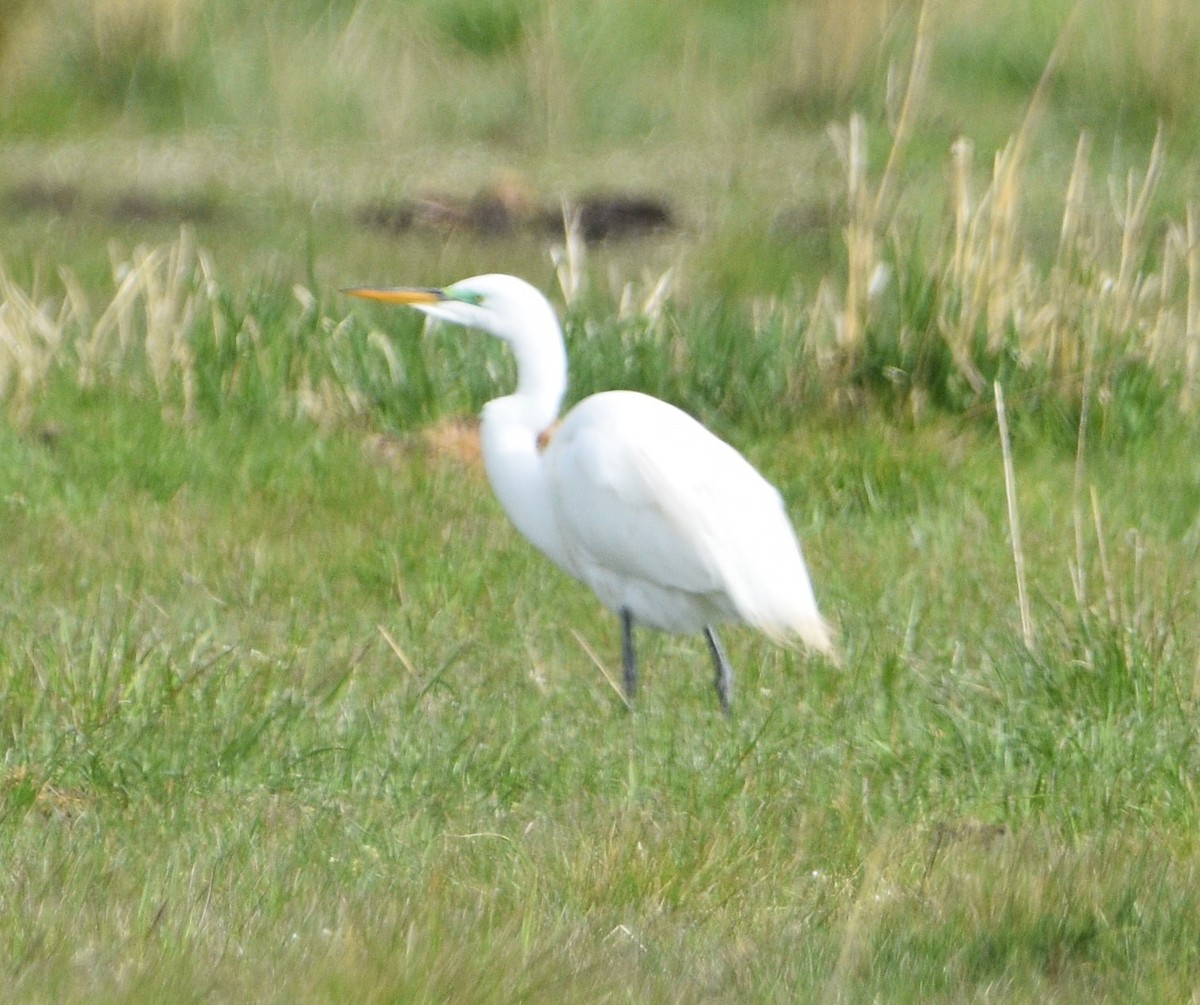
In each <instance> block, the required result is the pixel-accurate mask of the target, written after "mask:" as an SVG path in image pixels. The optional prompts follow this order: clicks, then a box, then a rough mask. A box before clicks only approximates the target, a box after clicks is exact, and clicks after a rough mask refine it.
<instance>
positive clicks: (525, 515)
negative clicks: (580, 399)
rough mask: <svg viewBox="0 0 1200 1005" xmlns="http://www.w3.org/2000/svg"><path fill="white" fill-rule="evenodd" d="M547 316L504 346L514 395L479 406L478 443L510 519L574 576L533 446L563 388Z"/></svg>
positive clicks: (558, 345) (554, 327)
mask: <svg viewBox="0 0 1200 1005" xmlns="http://www.w3.org/2000/svg"><path fill="white" fill-rule="evenodd" d="M547 315H548V317H547V318H546V319H545V320H544V321H543V323H542V324H540V325H537V326H535V327H533V328H529V329H526V330H525V331H524V332H523V333H522V336H521V338H519V339H510V340H508V341H509V345H510V346H511V347H512V350H513V354H514V355H515V356H516V360H517V390H516V392H515V393H514V394H510V395H507V396H506V397H503V398H497V399H495V400H494V401H489V402H488V403H487V405H485V406H484V409H483V420H482V424H481V427H480V438H481V441H482V445H483V462H484V466H485V467H486V468H487V473H488V479H489V480H490V481H491V483H492V490H493V491H494V492H495V493H496V498H497V499H499V500H500V505H501V506H503V507H504V511H505V512H506V513H507V514H508V517H509V519H510V520H512V522H513V523H514V524H515V525H516V528H517V530H519V531H520V532H521V533H522V534H524V535H525V537H527V538H528V539H529V540H530V541H532V542H533V544H534V545H535V546H536V547H537V548H539V549H540V550H541V551H542V552H543V553H544V554H545V555H546V557H547V558H549V559H550V560H551V561H552V562H554V563H555V564H556V565H558V566H559V567H560V568H562V569H564V570H565V571H567V572H569V573H571V574H572V575H574V571H573V569H572V567H571V561H570V559H569V558H568V556H567V552H566V548H565V547H564V545H563V542H562V538H561V535H560V533H559V529H558V517H557V515H556V514H555V512H554V504H553V500H552V498H551V494H550V486H549V483H548V481H547V477H546V469H545V465H544V464H543V463H542V453H541V449H540V447H539V444H538V437H539V436H540V435H541V434H542V433H545V432H547V431H548V430H549V429H550V427H551V426H552V425H553V424H554V421H555V420H556V419H557V418H558V409H559V406H560V404H561V403H562V398H563V394H564V393H565V392H566V387H567V356H566V350H565V349H564V348H563V342H562V335H561V334H560V331H559V327H558V321H557V319H556V318H555V317H554V314H553V312H552V311H551V310H550V309H549V305H547Z"/></svg>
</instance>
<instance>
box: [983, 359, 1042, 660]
mask: <svg viewBox="0 0 1200 1005" xmlns="http://www.w3.org/2000/svg"><path fill="white" fill-rule="evenodd" d="M992 391H993V393H994V394H995V397H996V424H997V425H998V426H999V427H1000V453H1001V455H1002V457H1003V459H1004V495H1005V498H1006V499H1007V501H1008V530H1009V535H1010V538H1011V541H1012V553H1013V567H1014V569H1015V570H1016V574H1017V603H1018V606H1019V607H1020V609H1021V638H1022V639H1023V640H1024V642H1025V648H1026V649H1032V648H1033V643H1034V637H1033V615H1032V614H1031V613H1030V610H1029V588H1028V586H1027V585H1026V582H1025V551H1024V549H1023V548H1022V547H1021V514H1020V508H1019V506H1018V504H1017V478H1016V474H1015V473H1014V471H1013V459H1012V443H1011V441H1010V439H1009V435H1008V417H1007V414H1006V412H1005V408H1004V391H1003V390H1002V389H1001V387H1000V382H999V381H996V382H995V383H994V384H992Z"/></svg>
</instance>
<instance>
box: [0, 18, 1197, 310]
mask: <svg viewBox="0 0 1200 1005" xmlns="http://www.w3.org/2000/svg"><path fill="white" fill-rule="evenodd" d="M920 13H921V7H920V5H919V4H917V3H915V2H912V0H856V2H853V3H843V2H840V0H757V2H755V3H735V2H730V0H700V2H697V3H694V4H689V5H688V6H687V7H686V9H679V10H676V9H674V8H668V7H666V6H664V5H662V4H657V3H652V2H650V0H609V2H606V3H603V4H583V5H581V4H570V3H563V2H559V0H410V2H405V3H392V2H387V0H325V2H317V0H296V2H288V3H282V2H264V3H260V4H255V5H252V6H247V5H244V4H237V3H229V2H225V3H200V2H199V0H40V2H30V0H4V2H3V3H2V4H0V129H3V133H4V137H5V143H4V145H3V150H0V178H3V188H4V190H6V191H0V197H3V198H4V204H3V207H2V209H3V213H4V216H5V217H6V218H7V219H6V226H5V235H6V236H5V238H4V239H3V240H2V241H0V252H3V254H4V255H5V257H6V258H7V259H9V261H10V264H12V263H13V262H14V261H15V262H21V261H26V262H27V261H30V260H34V259H41V260H42V264H43V265H48V264H55V263H57V262H58V261H60V260H61V259H63V258H65V257H69V258H73V259H77V258H79V257H82V258H83V259H85V260H89V257H90V261H91V265H92V269H91V271H90V275H91V276H92V277H93V278H95V277H99V276H103V275H104V271H105V268H106V262H107V259H106V254H105V253H104V250H103V248H104V244H105V239H106V238H107V237H109V236H117V237H124V236H129V238H130V239H131V240H134V239H137V238H139V237H141V236H143V235H145V236H149V237H162V236H164V235H169V234H170V232H171V230H172V229H173V228H174V227H175V226H176V225H177V223H178V222H179V220H180V219H186V220H190V221H191V222H193V223H195V224H197V225H199V226H200V227H201V228H207V229H208V230H210V231H212V232H213V234H214V236H213V237H212V239H211V241H209V239H208V238H207V237H206V236H205V235H204V233H203V232H202V236H201V240H202V243H214V244H220V245H222V246H224V247H227V248H229V251H228V252H227V253H226V254H225V256H223V257H226V258H229V259H232V262H231V264H232V265H234V266H235V268H234V269H233V270H232V271H234V272H235V273H238V274H249V275H252V276H253V275H257V274H260V273H263V272H264V271H267V272H270V271H271V270H276V271H277V272H283V273H285V274H296V275H303V274H304V272H305V270H306V269H308V268H309V267H310V266H311V264H312V262H311V261H310V258H311V255H312V254H313V253H314V247H313V245H314V241H315V250H316V253H317V254H318V256H321V255H324V254H328V255H330V256H331V257H332V258H333V259H335V260H336V262H335V263H332V262H331V263H328V273H329V275H328V278H329V280H330V281H333V282H341V281H343V280H345V279H348V278H352V277H351V276H348V275H346V274H345V273H346V272H353V273H354V274H355V276H356V277H357V278H376V279H381V278H393V279H396V278H401V277H402V274H406V275H407V274H411V272H412V270H413V268H419V271H421V273H422V277H418V278H426V279H430V278H440V279H446V278H449V277H450V276H452V275H454V274H457V273H458V272H462V271H465V270H468V269H469V267H470V266H471V263H472V262H473V261H475V260H476V259H479V260H486V261H490V262H491V263H492V266H493V267H509V268H513V269H518V268H519V267H520V266H521V265H522V264H523V263H526V262H528V261H531V260H535V261H536V260H539V258H540V257H544V256H541V255H540V251H539V249H538V248H533V249H531V248H528V247H525V248H522V247H520V246H514V244H513V242H511V241H508V242H505V243H504V245H503V246H502V247H496V246H493V247H490V248H487V249H486V252H485V254H483V255H479V256H477V255H475V254H473V252H472V250H471V249H469V248H468V249H465V250H464V249H463V248H462V247H461V246H460V244H461V243H464V242H461V241H460V238H461V235H458V234H455V235H449V239H448V240H447V239H446V238H447V235H446V234H445V233H441V234H438V235H436V236H435V239H434V240H432V241H431V240H429V239H428V235H423V236H419V237H418V243H417V246H416V248H412V247H407V246H406V244H407V242H409V240H410V238H411V237H412V235H410V234H408V233H404V234H399V235H398V234H397V233H396V230H397V228H396V227H394V226H393V227H391V228H390V229H388V228H386V227H384V228H380V227H378V226H376V227H371V226H364V225H363V224H364V220H369V219H371V217H370V213H369V212H367V210H369V209H370V208H371V207H377V206H378V205H380V204H383V205H384V206H385V207H388V206H390V205H392V204H393V203H394V202H395V201H397V200H410V199H414V198H422V197H427V196H430V195H436V196H437V197H439V198H450V199H461V200H470V199H471V198H473V197H476V196H477V195H478V194H479V193H480V192H490V191H493V190H495V189H497V188H502V189H503V191H504V192H506V193H508V198H509V199H510V200H512V201H513V202H514V204H515V203H520V204H532V203H537V204H538V205H539V206H540V205H549V206H554V205H556V204H557V203H558V201H559V200H560V199H562V198H563V197H571V198H579V197H581V196H583V195H584V194H586V193H590V192H597V191H614V190H615V191H620V192H626V191H634V192H638V193H645V194H649V195H652V196H654V197H655V198H656V199H660V200H664V201H665V202H666V203H667V204H668V205H669V206H670V208H671V210H672V212H673V214H674V218H675V219H677V220H678V221H679V222H680V224H681V234H680V235H677V238H678V239H677V240H675V241H674V242H661V241H660V242H659V245H658V251H659V252H660V253H659V254H657V256H655V254H654V253H653V252H647V251H646V250H645V249H643V250H641V251H640V252H639V253H638V254H635V255H634V256H633V261H634V262H635V263H636V264H641V261H642V257H644V256H646V255H649V256H650V258H651V262H650V264H652V265H658V264H659V263H662V262H671V261H674V260H676V258H677V257H678V256H679V255H680V254H681V253H686V254H687V255H688V256H689V257H690V261H689V266H690V267H689V269H688V271H687V273H686V274H687V276H688V277H689V279H690V280H691V281H692V282H693V283H694V284H697V285H698V286H699V287H700V288H701V289H703V290H704V291H705V292H706V293H712V292H729V293H733V294H735V295H740V294H743V293H749V294H756V293H761V292H780V291H781V290H782V289H786V288H787V287H789V286H790V285H791V284H792V283H793V282H794V280H795V278H796V277H797V276H800V277H802V278H809V279H812V278H814V277H817V276H820V275H823V274H824V273H825V272H826V271H828V269H829V268H830V267H831V264H832V265H836V263H837V262H838V260H839V258H840V257H842V256H843V255H844V247H843V245H844V242H843V240H842V233H841V229H842V223H841V221H840V219H839V213H840V211H841V209H842V203H843V202H844V200H845V186H844V184H843V183H842V182H841V180H840V179H841V176H842V173H843V168H842V165H841V164H840V163H839V160H838V157H837V156H836V153H835V146H834V144H833V143H831V140H830V133H829V129H830V124H831V123H842V124H844V123H845V121H846V120H847V119H848V117H849V116H850V114H851V113H852V112H855V111H857V112H858V113H860V114H861V115H862V116H863V118H864V120H865V122H866V124H867V126H868V129H869V137H870V140H869V155H870V158H871V161H870V166H871V167H872V168H873V169H874V170H876V171H878V170H879V169H880V168H881V167H882V164H883V162H884V161H885V159H886V158H887V156H888V153H889V144H890V130H894V128H895V126H896V123H897V117H898V115H899V114H900V105H901V102H902V100H903V98H904V96H905V93H906V86H905V84H906V80H907V79H908V77H909V73H910V68H911V63H912V59H913V54H914V47H915V39H916V34H917V25H918V20H919V17H920ZM927 13H928V25H927V29H926V31H927V36H928V37H927V45H928V57H929V63H928V70H927V73H926V74H925V75H924V79H923V81H922V82H921V89H920V95H919V101H918V102H917V107H916V109H915V114H916V117H917V120H916V126H915V128H914V129H913V130H912V137H911V140H910V142H909V143H908V144H907V147H906V150H905V166H906V174H905V179H906V184H905V185H904V186H903V189H904V194H905V198H906V200H907V202H906V205H907V208H908V213H909V218H910V219H911V221H912V222H913V226H914V228H919V227H922V226H923V227H925V228H926V229H927V230H928V229H936V225H935V224H934V225H931V224H930V222H929V221H930V213H931V211H932V212H934V213H935V216H936V214H939V213H940V211H941V208H942V206H943V204H944V202H945V199H946V193H945V186H944V175H945V171H946V165H947V164H948V161H949V151H950V147H951V144H952V142H953V141H954V140H955V138H956V137H958V136H960V135H964V134H965V135H967V136H969V137H970V139H971V140H972V141H973V143H974V145H975V149H976V152H977V161H976V163H977V164H980V165H983V166H984V168H985V169H986V166H987V165H988V164H989V162H990V160H991V157H992V155H993V153H994V152H995V151H996V150H997V149H999V148H1000V147H1001V146H1002V145H1003V144H1004V143H1005V141H1006V140H1007V138H1008V137H1009V136H1010V135H1012V134H1013V133H1014V132H1016V131H1017V130H1018V129H1019V128H1020V126H1021V123H1022V121H1023V116H1024V113H1025V109H1026V106H1027V104H1028V102H1029V99H1030V95H1031V93H1032V92H1033V89H1034V88H1035V86H1036V85H1037V82H1038V81H1039V79H1040V78H1041V77H1042V75H1043V72H1044V71H1045V70H1046V67H1047V65H1048V63H1049V62H1050V59H1051V54H1052V52H1054V51H1055V48H1056V46H1058V47H1059V61H1058V64H1057V66H1056V68H1055V71H1054V73H1053V76H1052V79H1050V80H1049V89H1048V96H1047V98H1048V99H1047V101H1046V104H1045V108H1044V114H1043V115H1042V116H1041V117H1040V119H1039V121H1038V122H1037V124H1036V132H1035V134H1034V141H1035V142H1034V143H1033V144H1032V145H1033V147H1034V148H1035V153H1034V154H1033V155H1032V172H1031V179H1032V180H1031V183H1030V185H1029V191H1028V192H1027V199H1028V202H1029V204H1030V206H1031V213H1030V218H1031V219H1032V220H1033V221H1034V223H1033V229H1034V230H1035V231H1036V230H1037V227H1038V226H1039V222H1040V225H1041V226H1042V228H1043V229H1045V230H1048V231H1049V232H1050V233H1049V234H1048V235H1047V236H1046V239H1045V242H1044V243H1045V244H1047V245H1048V246H1049V248H1050V250H1052V247H1053V232H1054V230H1055V228H1056V227H1057V225H1058V220H1057V215H1058V213H1059V212H1060V210H1061V205H1060V204H1061V200H1062V194H1063V189H1064V187H1065V185H1066V180H1067V177H1068V175H1069V172H1070V169H1071V164H1072V157H1073V153H1074V150H1075V146H1076V141H1077V139H1078V136H1079V133H1080V131H1082V130H1086V131H1087V132H1088V133H1089V135H1090V136H1091V137H1092V142H1091V145H1090V148H1089V149H1090V159H1091V162H1092V167H1093V168H1094V169H1095V170H1096V171H1097V172H1098V173H1099V174H1100V175H1101V176H1106V175H1108V174H1110V173H1112V174H1115V175H1116V176H1117V177H1121V176H1123V175H1124V173H1125V172H1126V171H1127V170H1128V169H1129V168H1130V167H1131V166H1132V165H1133V164H1134V163H1140V162H1142V161H1144V158H1145V150H1146V149H1147V148H1148V147H1149V144H1150V142H1151V140H1152V138H1153V137H1154V135H1155V131H1156V129H1157V128H1158V127H1159V125H1160V124H1161V125H1162V126H1163V128H1164V129H1165V130H1166V136H1167V142H1166V156H1167V159H1168V164H1169V167H1168V170H1167V171H1166V172H1165V177H1166V181H1165V183H1164V185H1163V187H1162V188H1161V189H1160V191H1159V193H1158V195H1157V198H1158V199H1159V201H1160V204H1161V208H1162V210H1163V211H1164V212H1167V211H1171V210H1175V211H1178V210H1179V209H1180V207H1181V206H1182V205H1183V204H1184V203H1185V202H1186V200H1187V199H1189V198H1191V197H1192V196H1193V195H1194V191H1193V190H1194V180H1193V178H1192V177H1191V174H1190V172H1189V171H1188V170H1187V167H1186V165H1187V164H1188V163H1189V162H1190V158H1191V157H1192V155H1193V154H1194V153H1195V150H1196V145H1197V141H1198V139H1200V129H1198V127H1197V125H1196V120H1195V117H1194V116H1193V115H1192V114H1191V106H1192V96H1193V95H1194V94H1196V93H1197V92H1198V91H1200V18H1198V17H1197V16H1196V15H1195V13H1194V10H1193V7H1192V5H1191V4H1189V3H1187V2H1185V0H1148V2H1146V3H1141V4H1136V5H1134V4H1129V3H1127V2H1125V0H1080V2H1078V3H1070V2H1067V0H1045V2H1042V0H1017V2H1014V3H1011V4H1004V5H996V4H992V3H987V2H984V0H964V2H961V3H943V2H933V3H931V4H929V10H928V12H927ZM521 200H524V202H523V203H522V202H521ZM380 219H382V220H383V221H384V222H387V221H388V220H391V221H392V222H393V223H394V222H395V217H394V216H387V215H386V214H384V215H383V216H382V218H381V217H379V215H378V214H377V215H376V217H375V220H376V223H378V222H379V220H380ZM364 230H365V231H367V233H365V234H364V233H363V231H364ZM381 231H382V232H381ZM398 238H399V239H398ZM465 243H468V244H469V243H470V242H465ZM541 243H545V242H544V241H543V242H541ZM664 243H665V244H666V245H667V247H666V248H665V250H664V249H663V248H662V245H663V244H664ZM89 248H92V249H98V250H93V251H92V252H91V255H90V256H89V252H88V249H89ZM624 250H625V252H626V253H628V252H629V249H628V248H626V249H624ZM639 256H642V257H639ZM497 259H499V261H497ZM421 263H425V265H424V267H420V265H421ZM79 264H82V263H79ZM319 264H326V260H324V259H322V260H321V262H320V263H319ZM86 271H87V270H85V272H86ZM543 276H544V266H543V273H542V275H539V276H535V277H533V278H539V279H540V278H542V277H543Z"/></svg>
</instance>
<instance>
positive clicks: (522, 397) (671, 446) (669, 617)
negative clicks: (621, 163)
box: [347, 275, 833, 712]
mask: <svg viewBox="0 0 1200 1005" xmlns="http://www.w3.org/2000/svg"><path fill="white" fill-rule="evenodd" d="M347 292H349V293H351V294H354V295H356V296H361V297H366V298H368V299H372V300H379V301H383V302H392V303H405V304H409V305H411V306H413V307H416V308H417V309H418V310H422V311H424V312H426V313H427V314H429V315H430V316H432V317H436V318H440V319H443V320H447V321H453V322H456V323H458V324H462V325H465V326H468V327H472V328H479V329H481V330H483V331H486V332H489V333H490V334H492V335H495V336H496V337H498V338H501V339H503V340H504V341H505V342H507V343H508V345H509V346H510V347H511V349H512V351H513V354H514V356H515V357H516V360H517V372H518V377H517V389H516V391H515V392H514V393H513V394H510V395H507V396H505V397H503V398H498V399H496V400H495V401H491V402H489V403H488V404H487V406H486V407H485V408H484V411H483V420H482V424H481V439H482V444H483V454H484V463H485V465H486V467H487V471H488V477H489V479H490V480H491V483H492V487H493V489H494V490H495V492H496V496H497V498H498V499H499V500H500V504H501V505H502V506H503V507H504V509H505V511H506V512H507V513H508V515H509V517H510V518H511V519H512V521H513V523H514V524H515V525H516V527H517V529H518V530H520V531H521V533H522V534H524V535H525V536H526V537H527V538H528V539H529V540H530V541H531V542H532V543H533V544H534V545H536V546H537V547H538V548H539V549H540V550H541V551H542V552H543V553H544V554H545V555H546V556H547V557H548V558H550V559H551V561H553V562H554V563H555V564H557V565H558V566H559V567H560V568H562V569H563V570H564V571H565V572H567V573H569V574H570V575H572V576H574V577H575V578H577V579H579V580H581V581H582V582H584V583H585V584H587V585H588V586H589V587H591V589H592V590H593V591H594V592H595V594H596V595H597V597H599V599H600V600H601V602H602V603H604V604H605V606H607V607H608V608H610V609H611V610H612V611H614V612H616V613H617V614H619V615H620V617H621V623H622V626H623V632H624V636H625V639H624V645H623V647H622V651H623V662H624V671H625V673H624V680H625V682H626V690H627V691H628V693H629V697H630V698H632V696H633V692H634V690H635V689H636V683H637V666H636V660H635V657H634V647H633V639H632V628H633V625H634V624H643V625H646V626H649V627H651V628H657V629H660V630H663V631H669V632H680V633H693V632H702V631H703V632H704V633H705V634H706V635H707V637H708V641H709V645H710V650H711V652H712V655H713V660H714V663H715V666H716V686H717V693H718V695H719V697H720V700H721V705H722V707H723V708H724V709H725V711H726V712H728V711H729V701H730V690H731V671H730V668H729V664H728V661H727V660H726V658H725V655H724V651H723V649H722V648H721V646H720V643H719V641H718V640H717V637H716V634H715V632H714V630H713V626H715V625H717V624H720V623H723V622H729V621H733V622H742V623H745V624H748V625H751V626H753V627H755V628H757V629H759V630H760V631H762V632H764V633H765V634H767V635H768V636H769V637H771V638H772V639H774V640H776V641H778V642H783V643H788V644H794V643H797V642H800V643H803V644H804V645H807V646H808V647H810V648H812V649H814V650H816V651H817V652H821V653H825V654H832V650H833V645H832V639H831V633H830V630H829V627H828V625H827V624H826V623H825V621H824V620H823V619H822V617H821V615H820V613H819V612H818V610H817V604H816V599H815V598H814V596H813V590H812V584H811V582H810V581H809V577H808V569H807V567H806V565H805V563H804V558H803V555H802V552H801V549H800V543H799V541H798V540H797V538H796V534H795V532H794V531H793V530H792V526H791V523H790V522H789V520H788V517H787V511H786V509H785V507H784V504H783V500H782V498H781V497H780V495H779V493H778V492H777V491H776V490H775V488H774V487H773V486H772V485H771V484H770V483H769V482H767V481H766V479H764V478H763V477H762V475H760V474H759V473H758V472H757V471H756V470H755V469H754V467H753V466H752V465H751V464H750V463H749V462H748V461H747V460H746V459H745V458H744V457H742V455H741V454H739V453H738V452H737V451H736V450H734V449H733V447H731V446H729V445H728V444H727V443H725V442H724V441H723V440H720V439H718V438H717V437H716V436H714V435H713V434H712V433H710V432H709V431H708V430H707V429H705V428H704V427H703V426H702V425H701V424H700V423H698V422H697V421H696V420H695V419H693V418H692V417H691V416H689V415H687V414H686V413H685V412H683V411H681V410H680V409H678V408H676V407H675V406H673V405H669V404H667V403H666V402H663V401H659V400H658V399H657V398H652V397H649V396H648V395H644V394H639V393H637V392H633V391H607V392H604V393H601V394H595V395H592V396H591V397H589V398H585V399H584V400H583V401H581V402H580V403H579V404H578V405H576V406H575V408H573V409H572V410H571V411H570V413H568V414H567V416H566V417H565V418H564V419H563V420H562V422H561V424H560V425H559V426H558V428H557V429H556V430H555V431H554V435H553V436H548V435H547V433H548V430H549V427H550V426H551V424H552V423H553V422H554V420H555V418H556V416H557V413H558V407H559V403H560V402H561V400H562V397H563V393H564V391H565V390H566V353H565V351H564V348H563V341H562V332H561V330H560V328H559V325H558V319H557V318H556V316H555V314H554V311H553V309H552V308H551V307H550V304H549V302H548V301H547V300H546V298H545V297H544V296H543V295H542V294H541V293H540V292H539V291H538V290H537V289H535V288H534V287H533V286H530V285H529V284H528V283H526V282H524V281H523V280H521V279H517V278H515V277H513V276H500V275H488V276H477V277H475V278H473V279H464V280H462V281H461V282H458V283H455V284H454V285H452V286H449V287H447V288H446V289H444V290H428V289H355V290H348V291H347Z"/></svg>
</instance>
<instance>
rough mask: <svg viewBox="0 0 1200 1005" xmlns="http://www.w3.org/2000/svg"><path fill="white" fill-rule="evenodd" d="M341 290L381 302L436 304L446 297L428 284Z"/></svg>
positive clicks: (359, 287)
mask: <svg viewBox="0 0 1200 1005" xmlns="http://www.w3.org/2000/svg"><path fill="white" fill-rule="evenodd" d="M342 292H343V293H345V294H346V295H347V296H351V297H361V298H362V299H363V300H375V301H378V302H379V303H381V304H437V303H441V302H442V301H443V300H445V299H446V295H445V294H444V293H443V292H442V291H441V290H436V289H433V288H432V287H428V286H394V287H377V286H355V287H351V288H350V289H346V290H342Z"/></svg>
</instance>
